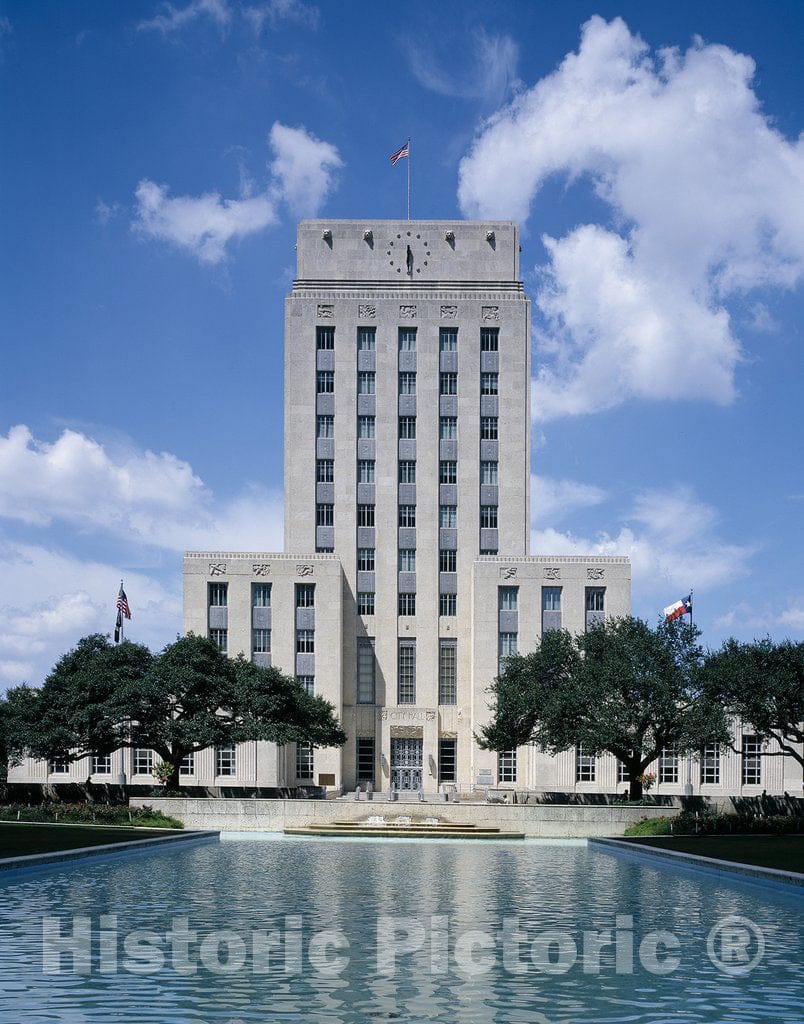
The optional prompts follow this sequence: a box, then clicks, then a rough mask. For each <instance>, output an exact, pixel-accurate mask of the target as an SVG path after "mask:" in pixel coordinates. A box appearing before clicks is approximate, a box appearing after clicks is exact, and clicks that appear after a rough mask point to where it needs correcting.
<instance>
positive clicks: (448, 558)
mask: <svg viewBox="0 0 804 1024" xmlns="http://www.w3.org/2000/svg"><path fill="white" fill-rule="evenodd" d="M438 571H439V572H457V571H458V552H457V551H455V549H454V548H441V550H440V551H439V552H438Z"/></svg>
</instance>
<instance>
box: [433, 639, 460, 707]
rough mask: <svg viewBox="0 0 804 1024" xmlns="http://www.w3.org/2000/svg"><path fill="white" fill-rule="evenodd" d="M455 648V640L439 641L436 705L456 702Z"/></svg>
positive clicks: (456, 670) (456, 673)
mask: <svg viewBox="0 0 804 1024" xmlns="http://www.w3.org/2000/svg"><path fill="white" fill-rule="evenodd" d="M457 680H458V668H457V647H456V641H455V640H440V641H439V651H438V703H439V704H455V703H456V702H457V700H458V681H457Z"/></svg>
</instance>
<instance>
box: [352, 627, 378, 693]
mask: <svg viewBox="0 0 804 1024" xmlns="http://www.w3.org/2000/svg"><path fill="white" fill-rule="evenodd" d="M375 665H376V660H375V657H374V638H373V637H360V638H359V639H358V641H357V703H358V704H373V703H374V699H375V694H374V684H375V677H376V668H375Z"/></svg>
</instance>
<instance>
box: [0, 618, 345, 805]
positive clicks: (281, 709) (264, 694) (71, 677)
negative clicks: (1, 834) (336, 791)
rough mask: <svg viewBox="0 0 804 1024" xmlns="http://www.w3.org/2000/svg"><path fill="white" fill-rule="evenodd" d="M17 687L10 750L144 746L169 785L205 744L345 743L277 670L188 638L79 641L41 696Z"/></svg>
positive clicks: (328, 710)
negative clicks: (155, 646)
mask: <svg viewBox="0 0 804 1024" xmlns="http://www.w3.org/2000/svg"><path fill="white" fill-rule="evenodd" d="M20 690H24V692H25V694H24V696H25V701H26V702H27V707H28V709H29V713H28V716H27V719H26V718H25V716H23V715H20V714H18V715H16V716H14V719H13V722H12V723H11V724H10V726H9V732H10V733H12V734H13V737H14V744H15V749H18V750H20V751H23V752H24V753H26V754H29V755H31V756H33V757H41V758H56V757H60V758H65V759H67V760H71V761H75V760H78V759H80V758H82V757H86V756H88V755H92V754H95V755H103V754H109V753H111V752H112V751H114V750H117V749H118V748H120V747H144V748H150V749H152V750H154V751H155V752H156V753H157V754H158V755H159V757H160V758H161V759H162V761H163V762H166V763H167V764H168V765H170V768H171V770H170V775H169V777H168V780H167V781H168V786H169V787H172V786H174V785H175V784H176V783H177V782H178V772H179V766H180V765H181V762H182V760H183V759H184V758H185V757H186V756H187V755H188V754H193V753H196V752H197V751H200V750H204V749H205V748H207V747H211V746H226V745H230V744H235V743H241V742H244V741H246V740H270V741H273V742H275V743H288V742H291V741H295V742H311V743H313V744H314V745H316V746H339V745H341V744H342V743H344V742H345V741H346V734H345V733H344V732H343V730H342V729H341V728H340V725H339V724H338V721H337V719H336V718H335V715H334V708H333V707H332V705H331V704H330V703H328V702H327V701H326V700H324V699H323V698H322V697H316V696H312V695H310V694H308V693H307V692H306V691H305V690H304V688H303V687H302V685H301V684H300V683H299V682H298V681H297V680H296V679H293V678H291V677H289V676H286V675H283V673H282V672H280V671H279V669H277V668H261V667H259V666H257V665H254V664H252V663H250V662H247V661H246V660H245V659H244V658H242V657H240V658H239V659H237V660H236V661H232V660H230V659H229V658H227V657H226V656H225V655H224V654H221V652H220V651H219V650H218V648H217V646H216V645H215V644H214V643H213V641H212V640H209V639H206V638H205V637H200V636H194V635H193V634H189V635H188V636H183V637H179V638H178V639H177V640H176V641H175V642H174V643H172V644H168V645H167V647H165V648H164V650H163V651H161V652H160V653H159V654H158V655H153V654H151V652H150V651H149V650H148V649H147V648H145V647H143V646H141V645H139V644H133V643H131V642H129V641H124V642H123V643H121V644H118V645H113V644H111V643H110V642H109V639H108V637H105V636H102V635H100V634H94V635H92V636H87V637H84V638H83V639H82V640H80V641H79V643H78V645H77V646H76V647H75V649H74V650H72V651H70V652H68V653H67V654H65V655H64V656H63V657H62V658H60V659H59V661H58V662H57V663H56V665H55V667H54V668H53V671H52V672H51V673H50V674H49V675H48V676H47V678H46V679H45V682H44V684H43V686H42V687H41V689H38V690H37V689H30V688H20ZM18 701H19V697H18Z"/></svg>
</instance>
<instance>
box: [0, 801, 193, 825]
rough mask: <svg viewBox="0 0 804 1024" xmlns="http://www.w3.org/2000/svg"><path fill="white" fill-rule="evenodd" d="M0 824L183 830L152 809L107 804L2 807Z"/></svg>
mask: <svg viewBox="0 0 804 1024" xmlns="http://www.w3.org/2000/svg"><path fill="white" fill-rule="evenodd" d="M0 821H33V822H64V823H67V824H71V825H131V826H135V825H136V826H137V827H139V828H184V824H183V823H182V822H181V821H179V819H178V818H170V817H168V816H167V815H165V814H162V812H161V811H155V810H154V809H153V808H152V807H131V808H129V807H119V806H117V807H115V806H110V805H108V804H62V803H55V802H52V801H51V802H46V803H43V804H36V805H35V806H31V805H29V804H5V805H3V806H2V807H0Z"/></svg>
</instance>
